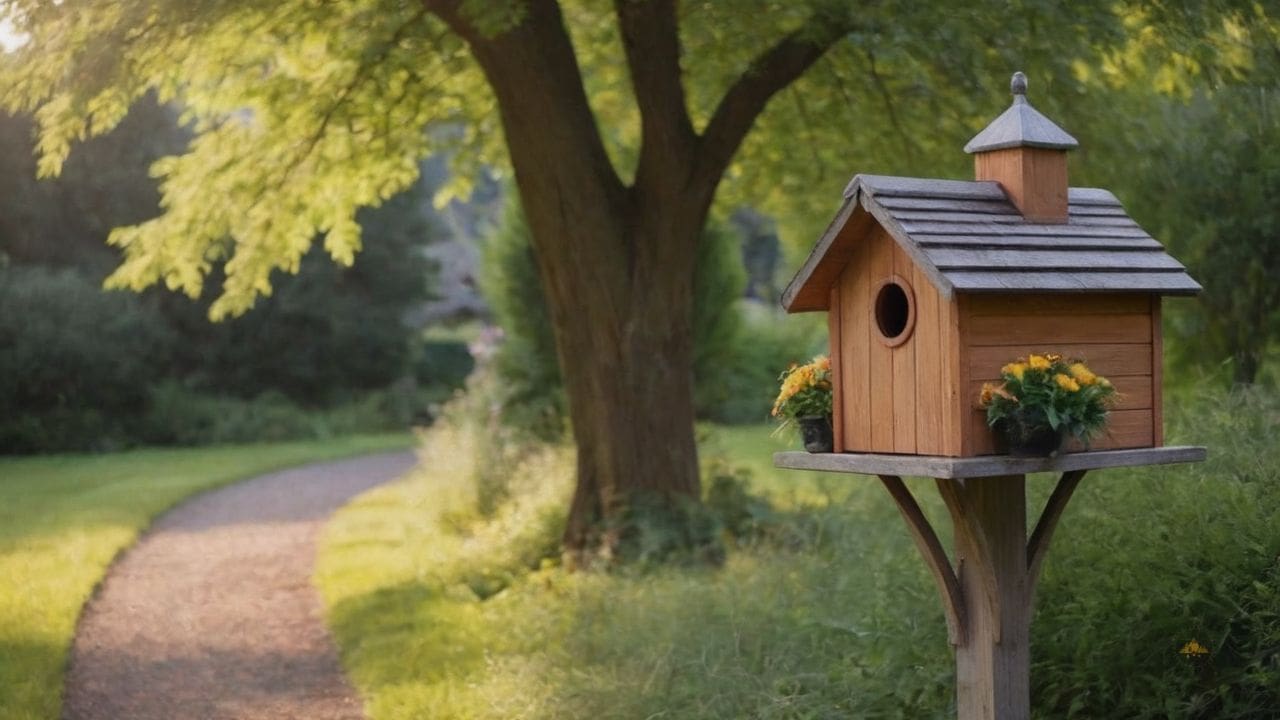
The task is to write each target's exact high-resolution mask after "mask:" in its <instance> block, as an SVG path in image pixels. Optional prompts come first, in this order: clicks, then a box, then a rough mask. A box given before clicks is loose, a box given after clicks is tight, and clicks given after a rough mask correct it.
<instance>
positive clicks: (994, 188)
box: [845, 174, 1006, 200]
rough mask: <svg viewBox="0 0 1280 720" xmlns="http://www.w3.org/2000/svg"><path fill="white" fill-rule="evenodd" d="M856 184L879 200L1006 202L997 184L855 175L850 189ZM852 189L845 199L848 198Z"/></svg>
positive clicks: (847, 191) (850, 183)
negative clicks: (896, 198) (881, 198)
mask: <svg viewBox="0 0 1280 720" xmlns="http://www.w3.org/2000/svg"><path fill="white" fill-rule="evenodd" d="M855 185H857V186H860V187H862V188H865V189H867V190H868V191H870V192H871V193H872V194H873V195H875V196H877V197H879V196H882V195H890V196H895V197H931V198H955V199H961V200H971V199H977V200H1005V199H1006V198H1005V194H1004V191H1003V190H1001V189H1000V184H999V183H995V182H971V181H968V180H938V179H935V178H913V177H895V176H892V175H865V174H860V175H855V176H854V178H853V180H851V181H850V182H849V188H851V187H854V186H855ZM849 188H846V189H845V197H849V192H850V191H849Z"/></svg>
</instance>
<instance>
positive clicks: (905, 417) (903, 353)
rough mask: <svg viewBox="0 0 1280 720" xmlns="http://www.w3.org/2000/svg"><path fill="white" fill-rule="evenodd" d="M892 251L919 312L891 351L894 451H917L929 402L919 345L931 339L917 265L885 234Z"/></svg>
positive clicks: (897, 273)
mask: <svg viewBox="0 0 1280 720" xmlns="http://www.w3.org/2000/svg"><path fill="white" fill-rule="evenodd" d="M885 242H887V243H889V244H890V247H891V249H892V251H893V274H894V275H895V276H897V278H898V280H899V281H900V282H902V283H905V284H907V285H909V286H910V287H908V288H906V290H907V297H908V298H910V299H911V303H912V304H913V306H914V307H913V308H912V310H911V311H912V312H913V313H915V314H916V318H915V323H914V324H913V326H912V327H911V328H910V332H911V336H910V337H908V338H907V340H906V341H905V342H903V343H901V344H899V345H898V346H896V347H894V348H893V349H892V350H893V352H892V358H893V451H894V452H900V453H914V452H916V417H917V414H918V409H919V406H920V404H924V403H928V402H929V401H928V400H927V399H926V398H923V397H918V390H919V388H918V387H917V385H916V348H917V347H918V346H919V344H920V341H921V339H922V338H928V337H929V335H930V334H929V332H928V330H925V332H924V333H923V334H922V333H921V332H920V328H919V327H918V325H919V303H920V298H919V295H918V294H917V293H916V292H915V289H914V285H915V283H914V282H912V280H911V278H912V277H913V276H914V274H915V266H914V264H913V263H912V262H911V259H910V258H908V257H907V254H906V253H905V252H903V250H902V248H901V247H899V246H898V244H897V243H896V242H894V241H893V240H891V239H889V238H888V237H885Z"/></svg>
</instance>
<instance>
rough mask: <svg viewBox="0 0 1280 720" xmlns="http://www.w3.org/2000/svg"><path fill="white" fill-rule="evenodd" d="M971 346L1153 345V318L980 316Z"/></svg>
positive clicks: (972, 329) (970, 333)
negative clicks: (1012, 344) (1014, 344)
mask: <svg viewBox="0 0 1280 720" xmlns="http://www.w3.org/2000/svg"><path fill="white" fill-rule="evenodd" d="M967 338H968V341H969V343H970V344H971V345H975V346H976V345H1008V344H1011V343H1017V344H1020V345H1044V346H1046V347H1045V349H1046V350H1049V351H1054V348H1055V347H1056V346H1058V345H1063V344H1078V343H1142V344H1147V343H1150V342H1151V318H1150V317H1149V316H1148V314H1147V313H1145V312H1144V313H1141V314H1138V313H1133V314H1123V315H1105V316H1082V317H1072V316H1069V315H1047V314H1046V315H1041V316H1038V317H1037V316H1026V315H1011V316H1003V317H1002V316H998V315H979V316H977V317H974V318H972V321H971V323H970V326H969V331H968V335H967Z"/></svg>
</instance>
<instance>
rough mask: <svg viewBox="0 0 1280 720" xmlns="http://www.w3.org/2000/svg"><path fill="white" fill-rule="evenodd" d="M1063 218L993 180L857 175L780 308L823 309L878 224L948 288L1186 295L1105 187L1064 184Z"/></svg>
mask: <svg viewBox="0 0 1280 720" xmlns="http://www.w3.org/2000/svg"><path fill="white" fill-rule="evenodd" d="M1067 199H1068V208H1069V209H1068V220H1067V222H1066V223H1058V224H1046V223H1037V222H1030V221H1028V220H1026V219H1025V218H1024V217H1023V216H1022V214H1021V213H1020V212H1018V209H1017V208H1016V207H1014V205H1013V203H1012V202H1011V201H1010V200H1009V198H1008V197H1007V196H1006V195H1005V193H1004V190H1002V189H1001V187H1000V185H999V183H996V182H992V181H961V180H933V179H923V178H906V177H889V176H883V175H856V176H854V178H853V180H852V181H850V183H849V185H848V187H846V188H845V192H844V202H843V204H842V205H841V207H840V212H839V213H837V215H836V217H835V219H834V220H833V221H832V222H831V224H830V225H829V226H828V227H827V230H826V232H824V233H823V235H822V237H821V238H820V239H819V240H818V243H817V245H815V246H814V248H813V251H812V252H811V253H809V257H808V259H807V260H805V263H804V265H803V266H802V267H801V268H800V272H799V273H798V274H797V275H796V277H795V278H794V279H793V280H792V281H791V283H790V284H789V285H788V286H787V289H786V290H785V291H783V294H782V305H783V307H784V308H786V309H787V311H788V312H806V311H813V310H826V309H827V306H828V303H829V299H830V290H831V286H832V285H834V284H835V282H836V280H837V279H838V278H839V276H840V273H841V272H842V271H843V270H844V266H845V265H846V264H848V261H849V258H850V257H851V252H850V251H851V249H852V248H853V247H854V245H855V244H856V243H858V242H863V241H865V239H866V237H867V235H868V231H869V230H870V229H871V226H872V225H873V224H879V225H880V226H881V227H883V228H884V230H885V231H886V232H888V234H889V235H890V236H891V237H893V239H894V240H895V241H896V242H897V243H898V244H899V245H901V246H902V248H903V250H905V251H906V252H907V254H908V255H909V256H910V257H911V258H912V260H913V261H914V262H915V263H916V264H917V265H918V266H919V267H920V269H921V270H923V271H924V272H925V274H926V275H927V276H928V277H929V278H930V279H931V280H932V281H933V283H934V285H935V286H936V287H937V289H938V291H939V292H940V293H942V295H943V297H944V298H949V297H950V296H951V295H952V294H953V293H956V292H960V293H1073V292H1078V293H1098V292H1141V293H1158V294H1161V295H1194V294H1196V293H1198V292H1200V285H1199V284H1198V283H1196V281H1195V280H1192V279H1191V277H1190V276H1189V275H1188V274H1187V272H1186V268H1185V267H1183V265H1182V263H1179V262H1178V261H1177V260H1175V259H1174V258H1172V257H1171V256H1170V255H1169V254H1168V253H1166V252H1165V250H1164V246H1163V245H1161V244H1160V242H1159V241H1157V240H1155V239H1154V238H1152V237H1151V235H1149V234H1148V233H1147V231H1145V230H1143V229H1142V227H1141V226H1139V225H1138V223H1136V222H1134V220H1133V219H1132V218H1130V217H1129V215H1128V213H1126V212H1125V210H1124V207H1122V206H1121V205H1120V201H1119V200H1117V199H1116V197H1115V195H1112V194H1111V193H1110V192H1108V191H1106V190H1101V189H1097V188H1070V190H1069V191H1068V195H1067Z"/></svg>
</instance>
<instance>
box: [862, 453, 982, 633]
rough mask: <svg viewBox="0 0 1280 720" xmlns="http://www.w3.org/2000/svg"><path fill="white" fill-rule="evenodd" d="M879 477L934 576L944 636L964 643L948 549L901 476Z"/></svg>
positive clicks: (960, 604)
mask: <svg viewBox="0 0 1280 720" xmlns="http://www.w3.org/2000/svg"><path fill="white" fill-rule="evenodd" d="M880 481H881V482H882V483H884V487H885V489H886V490H888V491H889V496H890V497H892V498H893V502H894V504H895V505H897V507H898V512H899V513H900V514H901V515H902V519H903V521H905V522H906V524H907V531H908V532H910V534H911V540H912V541H913V542H914V543H915V545H916V549H917V550H919V551H920V556H921V557H922V558H923V559H924V562H925V566H926V567H928V568H929V573H930V574H931V575H932V576H933V582H934V584H935V585H936V586H937V588H938V595H939V598H940V599H941V600H942V612H943V616H944V617H945V618H946V621H947V638H948V639H949V640H950V641H951V644H952V645H962V644H964V642H965V626H966V621H965V606H964V596H963V594H962V593H961V591H960V581H959V579H958V578H957V577H956V573H955V571H954V570H953V569H952V566H951V561H950V559H949V558H947V551H946V550H944V549H943V547H942V543H941V542H940V541H939V540H938V535H937V533H935V532H934V530H933V526H932V525H930V524H929V519H928V518H927V517H925V514H924V512H923V511H922V510H921V509H920V505H919V503H917V502H916V499H915V497H914V496H912V494H911V491H910V490H908V489H907V486H906V484H905V483H903V482H902V478H900V477H898V476H896V475H881V476H880Z"/></svg>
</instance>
